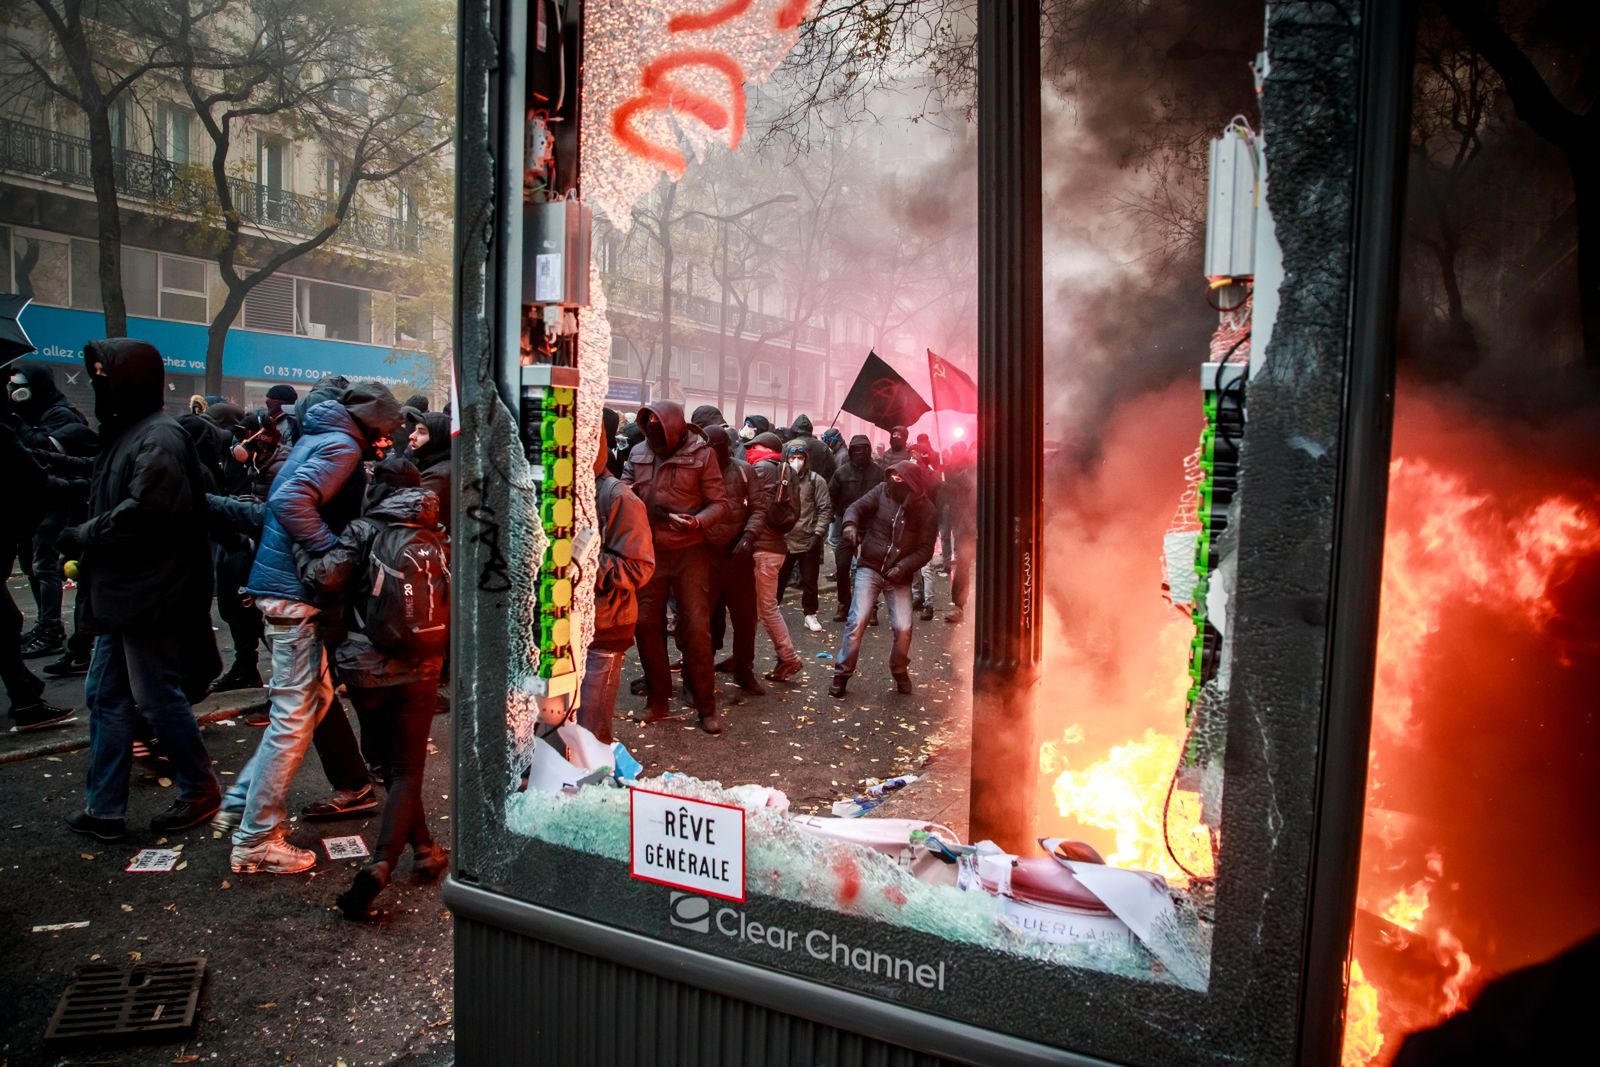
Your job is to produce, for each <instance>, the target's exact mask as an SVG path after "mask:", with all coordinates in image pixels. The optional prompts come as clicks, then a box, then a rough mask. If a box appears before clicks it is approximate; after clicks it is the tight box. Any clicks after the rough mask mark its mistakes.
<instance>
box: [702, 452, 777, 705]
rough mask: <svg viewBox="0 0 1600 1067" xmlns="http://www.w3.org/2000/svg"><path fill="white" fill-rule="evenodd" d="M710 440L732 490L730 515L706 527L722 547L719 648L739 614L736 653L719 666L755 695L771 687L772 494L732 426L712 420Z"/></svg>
mask: <svg viewBox="0 0 1600 1067" xmlns="http://www.w3.org/2000/svg"><path fill="white" fill-rule="evenodd" d="M706 440H707V441H708V442H709V443H710V445H711V450H712V451H713V452H715V453H716V455H717V465H718V466H719V467H721V468H722V482H723V485H725V486H726V487H727V490H728V516H727V519H726V520H725V521H723V522H719V523H718V524H717V525H716V526H715V527H713V528H711V529H709V530H707V531H706V540H707V541H708V542H710V544H711V545H712V547H713V548H715V549H717V552H718V559H717V561H716V566H714V567H713V568H712V572H711V573H712V580H713V582H714V584H715V587H716V602H715V606H714V607H713V608H712V612H711V643H712V645H713V646H714V647H715V648H716V650H717V651H718V652H721V651H722V641H723V638H724V637H725V636H726V634H727V618H728V616H729V615H732V616H733V654H732V655H731V656H729V657H728V658H727V659H725V660H723V661H722V662H721V663H718V664H717V670H719V671H724V672H727V673H730V674H732V675H733V680H734V684H736V685H737V686H738V687H739V688H740V689H743V690H744V691H745V692H747V693H750V694H752V695H754V696H761V695H763V694H764V693H766V688H765V687H764V686H762V684H761V683H760V682H758V681H757V680H756V673H755V662H756V571H755V546H756V539H757V537H758V536H759V534H760V532H761V528H762V527H763V526H764V525H766V521H767V513H766V499H765V497H763V496H762V495H761V493H759V492H758V491H757V490H756V485H755V472H754V471H753V470H752V469H751V467H750V464H748V463H746V462H744V461H743V460H738V459H735V458H733V448H732V439H731V438H730V437H729V436H728V428H727V427H726V426H710V427H707V429H706Z"/></svg>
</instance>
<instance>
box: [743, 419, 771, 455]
mask: <svg viewBox="0 0 1600 1067" xmlns="http://www.w3.org/2000/svg"><path fill="white" fill-rule="evenodd" d="M771 432H772V423H771V422H770V421H769V420H768V419H767V417H766V416H765V415H746V416H745V417H744V424H743V425H742V426H740V427H739V435H738V436H739V444H740V445H741V446H743V447H745V448H749V446H750V442H751V441H753V440H755V439H756V438H757V437H759V436H760V435H762V434H764V433H771ZM749 458H750V457H749V456H746V457H745V459H746V460H747V461H748V460H749Z"/></svg>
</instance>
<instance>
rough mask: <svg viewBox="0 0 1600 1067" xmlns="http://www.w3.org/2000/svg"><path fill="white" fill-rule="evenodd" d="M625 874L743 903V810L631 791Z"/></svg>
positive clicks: (647, 792)
mask: <svg viewBox="0 0 1600 1067" xmlns="http://www.w3.org/2000/svg"><path fill="white" fill-rule="evenodd" d="M628 806H629V813H630V814H629V873H630V874H632V875H633V877H635V878H640V879H643V880H644V881H646V882H655V883H657V884H659V885H668V886H673V887H675V888H678V889H688V890H691V891H693V892H696V893H705V894H706V895H707V896H713V897H721V898H722V899H723V900H737V901H740V902H741V903H742V902H743V901H744V809H743V808H736V807H732V806H730V805H727V804H712V803H709V802H708V801H704V800H691V799H689V798H688V797H676V796H672V795H670V794H668V793H655V792H651V791H650V790H648V789H637V788H635V789H631V790H629V801H628Z"/></svg>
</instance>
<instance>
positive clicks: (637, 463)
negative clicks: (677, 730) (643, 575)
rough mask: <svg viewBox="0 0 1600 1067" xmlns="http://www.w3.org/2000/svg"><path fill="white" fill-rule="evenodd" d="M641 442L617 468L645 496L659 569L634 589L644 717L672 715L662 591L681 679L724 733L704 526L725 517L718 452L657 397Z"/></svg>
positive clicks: (642, 422) (679, 409) (714, 729)
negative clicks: (673, 617) (672, 616)
mask: <svg viewBox="0 0 1600 1067" xmlns="http://www.w3.org/2000/svg"><path fill="white" fill-rule="evenodd" d="M637 421H638V424H639V426H640V428H641V429H643V430H644V436H645V440H644V444H641V445H638V446H637V447H635V448H634V450H633V451H632V452H631V453H630V454H629V456H628V462H627V464H626V465H625V466H624V467H623V468H622V480H623V481H624V482H626V483H627V484H628V485H631V486H632V487H633V491H634V493H635V494H637V495H638V497H639V499H640V500H642V501H644V506H645V511H646V512H647V513H648V514H649V516H650V531H651V533H652V535H653V536H654V538H655V548H656V569H655V574H654V575H652V576H651V578H650V581H649V584H647V585H646V586H645V587H644V589H643V591H641V592H640V594H639V628H638V631H637V639H638V642H639V662H640V664H641V665H642V666H643V667H644V677H645V685H646V692H647V694H648V696H647V700H648V703H647V706H646V710H645V718H644V721H645V722H647V723H654V722H660V721H662V720H663V719H667V718H669V717H671V707H670V703H669V701H670V698H671V693H672V672H671V670H670V669H669V668H668V666H667V594H668V593H669V592H670V593H671V594H672V595H673V596H674V597H675V598H676V600H677V604H678V625H677V630H678V635H679V640H680V641H681V643H682V645H683V680H684V684H685V685H686V686H687V688H688V690H689V696H690V699H692V700H693V701H694V705H695V708H696V709H697V710H698V711H699V712H700V728H701V729H703V730H705V731H706V733H708V734H719V733H721V732H722V721H721V720H720V719H719V718H718V717H717V682H716V675H715V673H714V672H713V670H712V665H711V568H712V562H713V554H712V549H711V547H710V546H709V545H708V544H707V543H706V530H707V528H715V527H716V526H717V525H718V524H720V523H721V522H723V521H724V519H725V517H726V515H727V510H728V491H727V489H726V487H725V486H724V485H723V482H722V471H721V470H719V469H718V467H717V457H716V455H715V454H714V453H713V452H712V451H711V446H710V445H708V444H706V438H705V434H704V432H703V431H701V429H700V427H698V426H695V425H693V424H691V423H688V422H686V421H685V420H684V417H683V405H682V404H679V403H677V402H676V401H672V400H659V401H656V402H655V403H651V404H646V405H645V406H644V407H642V408H640V409H639V417H638V420H637Z"/></svg>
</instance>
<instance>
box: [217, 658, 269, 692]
mask: <svg viewBox="0 0 1600 1067" xmlns="http://www.w3.org/2000/svg"><path fill="white" fill-rule="evenodd" d="M264 684H265V683H264V682H262V680H261V672H260V671H259V670H257V669H256V668H254V667H248V666H246V667H241V666H240V665H239V664H237V663H235V664H234V665H233V667H232V669H230V670H229V671H228V673H226V674H224V675H223V676H222V677H220V678H218V679H217V680H216V681H214V682H212V683H211V691H212V692H213V693H231V692H233V691H234V690H236V689H260V688H261V687H262V686H263V685H264Z"/></svg>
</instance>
